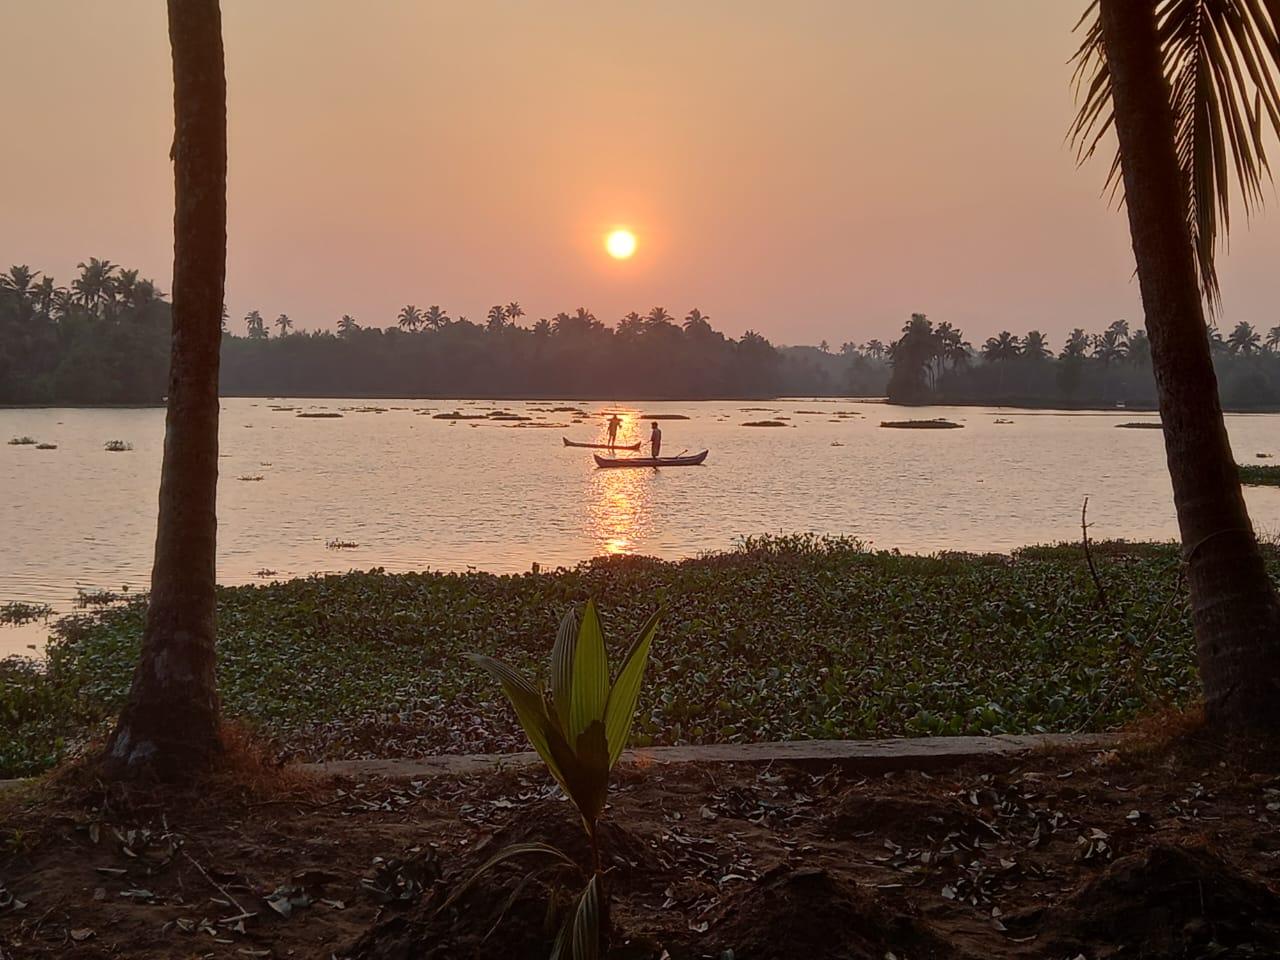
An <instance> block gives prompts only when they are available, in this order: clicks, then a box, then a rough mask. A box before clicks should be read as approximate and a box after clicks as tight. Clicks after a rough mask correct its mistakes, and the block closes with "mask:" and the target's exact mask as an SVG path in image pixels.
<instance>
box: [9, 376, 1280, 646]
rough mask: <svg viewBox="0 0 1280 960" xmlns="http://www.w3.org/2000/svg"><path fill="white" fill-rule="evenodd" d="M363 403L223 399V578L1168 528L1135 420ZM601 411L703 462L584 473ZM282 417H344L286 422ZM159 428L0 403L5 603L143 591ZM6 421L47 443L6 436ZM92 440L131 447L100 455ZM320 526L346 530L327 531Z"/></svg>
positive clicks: (1261, 441)
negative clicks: (1129, 426)
mask: <svg viewBox="0 0 1280 960" xmlns="http://www.w3.org/2000/svg"><path fill="white" fill-rule="evenodd" d="M365 403H366V402H365V401H349V400H348V401H344V400H300V401H286V400H276V401H267V400H254V399H228V400H224V401H223V414H222V460H221V465H222V473H221V477H222V480H221V484H220V491H219V509H218V513H219V521H220V526H219V558H218V566H219V579H220V580H221V581H222V582H223V583H247V582H254V581H262V580H266V579H272V578H286V577H294V576H299V575H305V574H308V573H312V572H315V571H344V570H348V569H352V568H368V567H373V566H381V567H385V568H387V569H388V570H395V571H400V570H422V569H428V568H430V569H444V570H462V569H466V568H468V567H475V568H479V569H483V570H491V571H498V572H504V571H523V570H528V569H529V567H530V565H531V564H532V563H534V562H537V563H539V564H541V565H542V566H543V568H547V567H554V566H557V565H562V564H566V565H567V564H573V563H576V562H578V561H580V560H583V559H585V558H587V557H591V556H595V555H598V554H604V553H643V554H652V555H657V556H660V557H668V558H676V557H687V556H690V555H693V554H697V553H699V552H702V551H707V550H719V549H723V548H726V547H729V546H731V545H732V543H733V541H734V540H735V538H738V537H740V536H743V535H747V534H759V533H790V532H797V531H812V532H817V533H831V534H847V535H853V536H857V537H861V538H863V539H865V540H867V541H869V542H871V543H872V544H874V545H875V546H878V547H899V548H901V549H903V550H905V551H933V550H941V549H963V550H1008V549H1010V548H1013V547H1017V546H1021V545H1024V544H1028V543H1038V542H1045V541H1055V540H1060V539H1075V538H1077V537H1078V536H1079V532H1080V530H1079V523H1080V502H1081V499H1082V498H1083V497H1084V496H1085V495H1088V496H1089V498H1090V499H1089V517H1090V520H1091V521H1092V523H1093V528H1092V533H1093V535H1094V536H1096V537H1099V538H1104V537H1129V538H1169V537H1172V536H1174V535H1175V532H1176V526H1175V522H1174V516H1173V508H1172V504H1171V501H1170V492H1169V481H1168V478H1167V476H1166V474H1165V469H1164V460H1163V448H1162V442H1161V435H1160V432H1159V431H1158V430H1121V429H1116V424H1117V423H1122V422H1126V421H1133V420H1154V419H1155V417H1154V416H1153V415H1150V414H1143V413H1134V412H1125V411H1117V412H1115V413H1114V414H1112V413H1107V414H1067V413H1052V412H1047V413H1041V412H1037V413H1030V412H1020V411H1010V410H995V409H983V408H975V407H965V408H944V407H935V408H927V409H920V410H913V411H910V412H909V413H908V412H906V411H903V410H902V409H900V408H892V407H885V406H881V405H878V404H872V403H858V402H853V401H837V402H830V401H814V400H795V401H776V402H771V403H747V402H731V403H721V402H716V403H648V404H643V405H618V406H615V405H612V404H600V403H585V404H573V402H572V401H568V402H566V403H565V404H562V403H560V402H554V403H553V402H546V401H541V402H528V403H525V402H516V403H502V404H495V403H491V402H474V401H473V402H456V403H454V402H442V401H381V402H378V403H377V406H378V407H381V408H385V412H381V413H377V412H372V411H365V412H360V411H359V410H358V409H356V408H359V407H360V406H362V405H364V404H365ZM273 405H274V406H287V407H294V408H296V409H291V410H278V409H273ZM562 405H574V406H578V407H580V408H581V409H583V410H585V411H586V412H587V413H588V414H589V415H590V418H589V419H587V420H585V421H584V422H580V423H574V422H572V419H573V415H572V414H567V413H553V412H551V411H550V409H549V408H551V407H555V406H562ZM496 407H500V408H502V409H506V410H510V411H511V412H514V413H518V414H521V415H524V416H528V417H531V418H533V419H532V420H530V421H529V422H528V423H523V424H512V423H499V422H483V423H480V424H478V425H476V424H475V423H474V422H473V421H456V422H450V421H441V420H433V419H432V418H431V417H430V416H429V415H428V412H443V411H450V410H461V411H464V412H477V411H485V410H491V409H494V408H496ZM611 409H618V410H620V411H621V412H622V413H623V414H624V416H625V417H626V423H625V424H624V426H623V429H622V434H623V436H624V437H626V438H637V437H640V436H641V435H642V434H645V435H647V432H648V427H647V425H646V424H643V423H639V422H637V421H636V420H635V419H634V417H635V416H636V415H637V414H639V413H643V412H649V413H683V414H687V415H688V416H689V417H690V419H689V420H674V421H667V422H664V423H663V431H664V435H665V440H664V448H663V452H664V453H668V452H669V453H673V454H674V453H678V452H680V451H681V450H682V449H685V448H687V449H688V450H690V451H696V450H700V449H702V448H704V447H705V448H709V449H710V450H711V456H710V457H709V459H708V460H707V463H706V465H705V466H703V467H701V468H687V469H667V470H662V471H657V472H655V471H652V470H621V471H618V470H598V469H596V467H595V466H594V464H593V462H592V460H591V455H590V451H588V450H577V449H567V448H565V447H563V446H562V445H561V441H560V437H561V435H562V434H563V435H566V436H569V437H571V438H574V439H579V440H591V439H596V438H597V436H598V434H599V433H600V432H601V430H602V424H603V418H602V417H601V416H600V414H601V413H602V412H603V411H606V410H611ZM300 410H307V411H313V412H314V411H330V412H338V411H342V412H343V417H342V418H341V419H308V418H299V417H298V416H297V415H296V414H297V412H298V411H300ZM815 411H816V412H815ZM839 414H844V416H839ZM907 416H911V417H920V418H926V417H935V416H945V417H947V418H949V419H951V420H955V421H957V422H961V423H963V424H964V425H965V429H963V430H930V431H921V430H885V429H879V428H878V424H879V422H880V421H881V420H882V419H902V418H905V417H907ZM770 417H772V418H775V419H776V418H778V417H785V418H789V419H788V420H787V421H786V422H787V424H788V426H787V427H785V428H774V429H766V428H756V429H749V428H745V427H743V426H741V424H742V423H743V422H744V421H747V420H760V419H765V418H770ZM997 419H1006V420H1011V421H1013V422H1012V423H1009V424H997V423H996V422H995V421H996V420H997ZM1228 423H1229V427H1230V431H1231V436H1232V442H1233V444H1234V448H1235V451H1236V455H1237V458H1238V459H1240V460H1242V461H1244V460H1251V459H1253V457H1254V455H1255V454H1256V453H1258V452H1265V453H1277V454H1280V415H1249V416H1245V415H1240V416H1232V417H1229V418H1228ZM557 425H559V426H557ZM163 433H164V412H163V411H162V410H160V409H147V410H87V409H50V410H0V505H2V506H0V509H2V510H3V514H2V516H3V523H2V524H0V527H2V529H3V541H2V542H3V551H2V552H0V602H4V601H9V600H25V601H33V602H36V601H39V602H46V603H50V604H52V605H54V606H55V607H56V608H58V609H59V610H66V609H69V608H70V606H71V601H72V600H73V599H74V596H75V594H76V591H77V589H86V590H89V589H115V590H118V589H120V588H121V587H122V586H126V585H127V586H129V587H130V588H132V589H134V590H137V589H145V587H146V585H147V582H148V578H149V574H150V562H151V550H152V539H153V537H154V531H155V513H156V492H157V487H158V482H159V468H160V455H161V449H162V444H163ZM24 435H28V436H31V437H34V438H35V439H37V440H39V441H42V442H49V443H56V444H57V445H58V449H56V450H48V451H43V450H36V449H35V448H34V447H30V446H9V445H7V444H5V443H3V442H2V441H7V440H8V439H9V438H10V437H18V436H24ZM109 440H123V441H125V442H127V443H130V444H132V445H133V449H132V451H129V452H123V453H113V452H108V451H106V450H104V449H103V444H104V443H105V442H107V441H109ZM242 477H261V479H260V480H245V479H238V478H242ZM1247 495H1248V499H1249V506H1250V509H1251V510H1252V511H1253V516H1254V519H1255V522H1256V523H1257V524H1258V525H1259V527H1260V528H1262V529H1266V530H1275V529H1277V528H1280V489H1276V488H1264V489H1256V488H1255V489H1251V490H1249V491H1248V494H1247ZM334 540H341V541H347V542H352V543H355V544H358V546H356V547H354V548H351V549H331V548H329V547H328V546H326V544H327V543H329V542H330V541H334ZM266 571H270V572H269V573H268V572H266ZM43 633H44V628H43V626H41V625H33V626H30V627H25V628H0V655H4V654H6V653H12V652H29V651H28V650H27V644H37V645H38V644H39V641H40V639H41V638H42V637H43Z"/></svg>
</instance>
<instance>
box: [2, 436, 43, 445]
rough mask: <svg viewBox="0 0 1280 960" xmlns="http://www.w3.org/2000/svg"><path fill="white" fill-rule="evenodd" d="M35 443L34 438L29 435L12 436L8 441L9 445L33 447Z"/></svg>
mask: <svg viewBox="0 0 1280 960" xmlns="http://www.w3.org/2000/svg"><path fill="white" fill-rule="evenodd" d="M35 443H36V442H35V440H33V439H32V438H31V437H14V438H13V439H12V440H10V441H9V446H11V447H33V446H35Z"/></svg>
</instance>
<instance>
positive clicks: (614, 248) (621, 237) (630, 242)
mask: <svg viewBox="0 0 1280 960" xmlns="http://www.w3.org/2000/svg"><path fill="white" fill-rule="evenodd" d="M604 248H605V249H606V250H608V251H609V256H611V257H613V259H615V260H626V259H627V258H628V257H629V256H631V255H632V254H633V253H635V252H636V235H635V234H634V233H632V232H631V231H630V230H614V231H613V232H612V233H610V234H609V235H608V236H607V237H605V238H604Z"/></svg>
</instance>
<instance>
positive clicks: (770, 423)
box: [743, 420, 786, 427]
mask: <svg viewBox="0 0 1280 960" xmlns="http://www.w3.org/2000/svg"><path fill="white" fill-rule="evenodd" d="M743 426H744V427H785V426H786V424H785V423H783V422H782V421H781V420H748V421H747V422H746V423H744V424H743Z"/></svg>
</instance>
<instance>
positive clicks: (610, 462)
mask: <svg viewBox="0 0 1280 960" xmlns="http://www.w3.org/2000/svg"><path fill="white" fill-rule="evenodd" d="M593 456H594V457H595V458H596V466H597V467H697V466H700V465H701V464H702V461H703V460H705V459H707V451H706V450H703V451H702V452H701V453H693V454H690V455H689V456H687V457H602V456H600V454H598V453H597V454H593Z"/></svg>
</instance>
